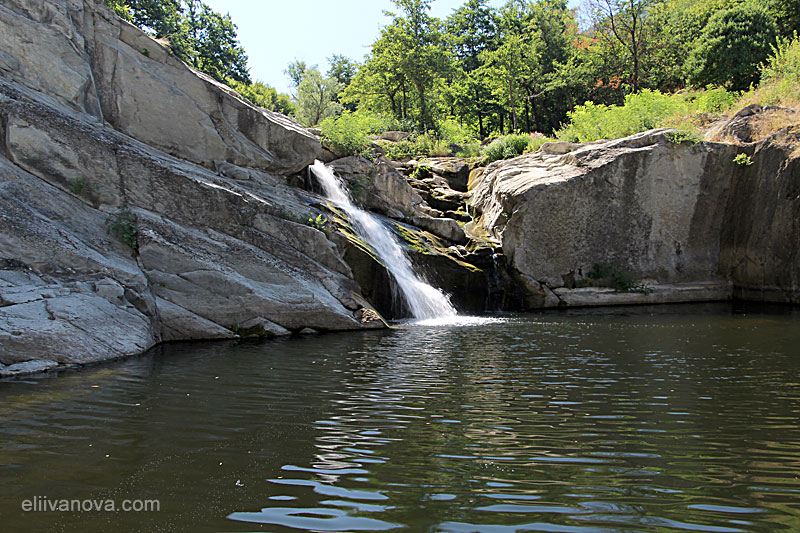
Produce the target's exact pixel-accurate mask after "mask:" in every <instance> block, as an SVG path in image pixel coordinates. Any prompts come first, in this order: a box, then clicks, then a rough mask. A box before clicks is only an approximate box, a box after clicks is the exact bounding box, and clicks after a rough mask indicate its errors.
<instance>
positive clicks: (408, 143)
mask: <svg viewBox="0 0 800 533" xmlns="http://www.w3.org/2000/svg"><path fill="white" fill-rule="evenodd" d="M378 144H379V145H380V147H381V148H383V149H384V151H385V152H386V157H388V158H389V159H393V160H397V159H404V158H406V157H411V158H420V157H428V156H434V157H443V156H447V155H450V152H451V150H450V143H449V142H447V141H445V140H442V139H437V138H436V137H435V136H434V135H433V134H431V133H426V134H424V135H415V134H412V135H411V136H410V137H409V138H408V139H406V140H404V141H398V142H389V141H378Z"/></svg>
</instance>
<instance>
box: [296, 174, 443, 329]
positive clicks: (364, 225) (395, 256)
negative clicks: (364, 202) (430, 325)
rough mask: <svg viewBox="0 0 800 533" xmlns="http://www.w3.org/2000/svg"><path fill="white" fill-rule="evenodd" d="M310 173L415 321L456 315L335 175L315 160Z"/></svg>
mask: <svg viewBox="0 0 800 533" xmlns="http://www.w3.org/2000/svg"><path fill="white" fill-rule="evenodd" d="M311 170H312V172H314V175H316V176H317V179H319V182H320V184H321V185H322V189H323V190H324V191H325V196H327V197H328V199H329V200H330V201H332V202H333V203H334V204H336V205H337V206H338V207H339V208H340V209H342V210H344V212H345V213H347V216H348V218H349V219H350V223H351V224H352V225H353V229H354V230H355V231H356V233H357V234H358V236H359V237H361V238H362V239H364V241H365V242H367V244H369V245H370V246H372V248H373V249H374V250H375V253H376V254H377V255H378V257H379V258H380V260H381V261H382V262H383V264H384V265H385V266H386V269H387V270H388V271H389V273H390V274H391V275H392V276H393V277H394V279H395V281H396V282H397V287H398V288H399V289H400V293H401V294H402V296H403V298H404V299H405V301H406V303H407V304H408V307H409V309H410V310H411V314H412V315H413V316H414V318H415V319H417V320H430V319H434V318H446V317H454V316H456V315H457V313H456V310H455V308H454V307H453V306H452V305H451V304H450V300H449V299H448V297H447V296H446V295H445V294H444V293H443V292H442V291H440V290H439V289H436V288H434V287H432V286H430V285H429V284H427V283H425V282H424V281H422V280H421V279H420V278H419V277H418V276H417V275H416V274H415V273H414V269H413V268H412V267H411V261H410V260H409V259H408V256H406V254H405V252H404V251H403V248H401V247H400V244H399V243H398V242H397V240H396V239H395V237H394V235H393V234H392V232H391V231H390V230H389V229H388V228H386V226H384V225H383V223H382V222H381V221H380V220H379V219H377V218H376V217H374V216H372V215H371V214H369V213H367V212H366V211H363V210H361V209H359V208H358V207H356V206H355V205H353V202H352V200H350V197H349V196H348V195H347V193H346V192H345V189H344V187H342V184H341V183H340V181H339V179H338V178H337V177H336V175H335V174H334V173H333V172H332V171H331V170H330V169H329V168H328V167H326V166H325V164H324V163H322V162H321V161H315V162H314V165H312V166H311Z"/></svg>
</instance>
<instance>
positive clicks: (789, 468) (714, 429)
mask: <svg viewBox="0 0 800 533" xmlns="http://www.w3.org/2000/svg"><path fill="white" fill-rule="evenodd" d="M35 496H38V497H47V498H49V499H51V500H59V499H113V500H114V501H116V502H117V503H118V504H119V502H122V501H123V500H125V499H158V500H159V502H160V510H159V511H158V512H142V513H133V512H129V513H123V512H119V513H111V512H94V511H92V512H69V511H67V512H28V513H23V512H22V510H21V502H22V501H23V500H25V499H31V498H34V497H35ZM389 528H405V529H406V530H408V531H492V532H494V531H497V532H507V531H679V530H687V531H718V532H725V531H731V532H733V531H776V530H777V531H780V530H784V531H798V530H800V313H798V312H797V311H795V312H794V313H792V312H791V311H787V310H784V311H783V312H779V313H762V312H748V313H742V312H736V311H733V310H731V308H729V307H727V306H677V307H676V306H672V307H661V308H650V309H636V310H632V309H625V310H614V311H605V312H601V311H593V312H583V313H571V314H564V313H552V314H551V313H546V314H539V315H526V316H515V317H509V318H507V319H504V320H502V321H498V322H495V323H489V324H485V325H483V326H479V327H442V328H427V327H411V328H408V329H403V330H398V331H391V332H372V333H346V334H336V335H325V336H320V337H313V338H303V339H292V340H288V341H277V342H264V343H260V344H247V343H242V344H239V343H222V344H191V345H172V346H166V347H164V348H163V349H160V350H157V351H156V352H154V353H152V354H149V355H147V356H143V357H139V358H134V359H130V360H127V361H122V362H118V363H113V364H109V365H104V366H99V367H95V368H90V369H84V370H82V371H75V372H69V373H63V374H60V375H58V376H57V377H52V376H51V377H36V378H29V379H25V380H18V381H12V382H2V383H0V530H2V531H61V530H65V531H137V530H138V531H293V530H294V531H296V530H298V529H299V530H320V531H358V530H367V531H376V530H383V529H389Z"/></svg>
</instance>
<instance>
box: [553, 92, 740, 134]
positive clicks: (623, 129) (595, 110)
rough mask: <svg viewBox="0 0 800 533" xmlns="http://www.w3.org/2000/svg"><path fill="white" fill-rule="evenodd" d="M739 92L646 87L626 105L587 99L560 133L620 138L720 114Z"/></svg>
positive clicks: (627, 99) (734, 99)
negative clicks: (695, 116)
mask: <svg viewBox="0 0 800 533" xmlns="http://www.w3.org/2000/svg"><path fill="white" fill-rule="evenodd" d="M737 97H738V95H737V94H736V93H731V92H728V91H726V90H725V89H719V88H717V89H713V88H708V89H706V90H704V91H693V92H687V93H676V94H663V93H661V92H658V91H651V90H650V89H644V90H642V91H641V92H639V93H636V94H629V95H628V96H626V97H625V104H624V105H622V106H616V105H603V104H594V103H592V102H586V104H585V105H582V106H578V107H576V108H575V110H574V111H571V112H569V113H567V116H568V117H569V120H570V122H569V124H568V125H567V126H565V127H563V128H562V129H561V130H559V131H558V132H556V136H557V137H558V138H559V139H561V140H565V141H571V142H588V141H596V140H598V139H616V138H619V137H627V136H628V135H633V134H634V133H639V132H642V131H647V130H650V129H653V128H660V127H665V126H671V125H679V124H681V123H682V122H685V121H687V120H688V118H689V117H691V116H692V115H693V114H696V113H701V112H705V113H720V112H722V111H725V110H726V109H728V108H730V107H731V106H732V105H733V104H734V103H735V102H736V99H737Z"/></svg>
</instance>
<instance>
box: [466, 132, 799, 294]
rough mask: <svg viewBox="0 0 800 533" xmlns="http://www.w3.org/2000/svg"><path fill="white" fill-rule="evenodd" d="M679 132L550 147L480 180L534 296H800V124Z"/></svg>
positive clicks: (490, 218) (488, 214) (502, 239)
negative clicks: (692, 134)
mask: <svg viewBox="0 0 800 533" xmlns="http://www.w3.org/2000/svg"><path fill="white" fill-rule="evenodd" d="M737 120H738V121H741V118H740V117H738V116H737V117H734V119H732V120H731V122H730V123H729V124H728V127H729V126H730V124H733V123H735V122H736V121H737ZM725 127H726V125H725V124H723V125H722V129H723V130H724V129H725ZM681 140H682V139H681V137H680V135H676V134H675V133H674V132H671V131H668V130H654V131H650V132H645V133H642V134H638V135H634V136H632V137H628V138H625V139H618V140H614V141H601V142H596V143H590V144H586V145H577V146H567V145H566V143H555V144H552V145H544V146H543V147H542V150H541V151H540V152H538V153H535V154H529V155H524V156H521V157H519V158H516V159H512V160H510V161H505V162H498V163H495V164H493V165H491V166H490V167H489V168H488V169H486V171H485V172H484V173H483V175H482V176H481V177H480V178H478V179H476V180H475V181H474V183H473V184H472V185H473V190H472V193H473V199H472V202H473V206H474V207H475V208H476V209H477V210H478V211H479V212H481V213H482V216H481V219H480V223H481V226H482V228H483V229H484V230H485V231H486V232H488V234H489V235H490V236H491V237H493V238H495V239H497V241H498V242H499V243H501V246H502V249H503V251H504V253H505V255H506V256H507V258H508V259H509V265H510V268H511V270H512V272H513V274H514V275H515V276H516V278H517V279H518V280H519V281H520V282H521V283H522V284H523V285H524V286H525V287H526V289H527V295H528V297H527V304H526V305H527V307H531V308H533V307H556V306H573V305H606V304H613V303H657V302H677V301H692V300H724V299H730V298H732V297H733V296H734V295H735V296H737V297H742V298H749V299H756V300H768V301H779V302H793V303H798V302H800V283H798V282H799V281H800V276H799V275H800V255H798V254H799V253H800V232H798V228H799V227H800V173H798V162H797V161H798V159H797V157H796V156H797V152H796V148H797V146H798V141H799V140H800V135H799V134H798V133H797V132H794V133H793V132H792V130H791V129H785V130H781V131H779V132H777V133H775V134H774V135H772V136H771V137H770V138H768V139H766V140H763V141H760V142H750V141H749V140H748V139H745V140H744V141H736V142H733V140H732V139H728V142H695V141H685V140H684V141H683V142H681ZM737 156H738V159H737V161H734V159H735V158H737Z"/></svg>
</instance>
